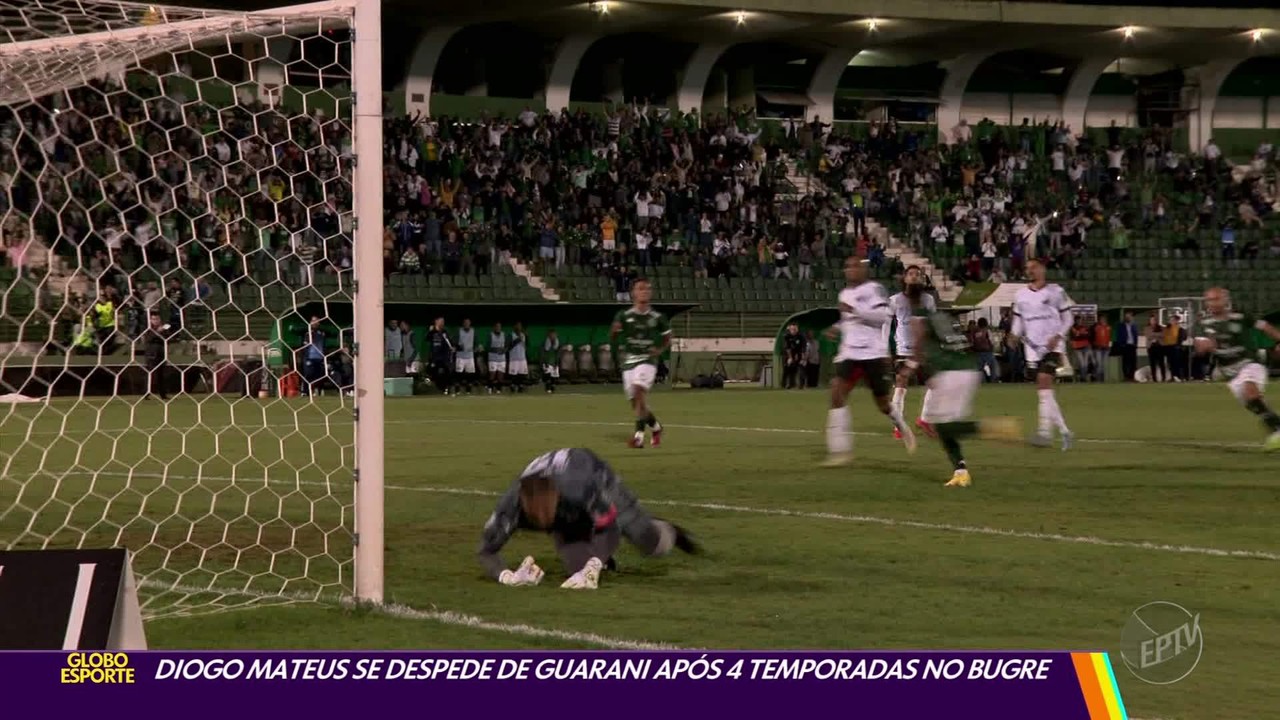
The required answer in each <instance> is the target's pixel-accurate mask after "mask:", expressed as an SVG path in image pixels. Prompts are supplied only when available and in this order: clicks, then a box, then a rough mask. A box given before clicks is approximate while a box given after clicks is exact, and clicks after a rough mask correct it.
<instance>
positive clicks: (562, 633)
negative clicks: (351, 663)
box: [138, 580, 681, 650]
mask: <svg viewBox="0 0 1280 720" xmlns="http://www.w3.org/2000/svg"><path fill="white" fill-rule="evenodd" d="M138 584H139V585H140V586H142V587H146V588H150V589H152V590H156V591H160V592H177V593H183V594H186V595H221V596H235V597H244V598H249V599H250V601H251V602H252V601H257V600H262V601H265V602H266V603H270V602H273V601H275V602H280V601H284V602H290V603H315V604H319V605H325V606H345V607H350V606H351V605H352V604H353V603H352V600H351V599H350V598H325V597H317V595H316V593H284V594H278V593H266V592H259V591H254V590H246V589H234V588H221V587H202V586H199V585H171V584H168V583H163V582H157V581H154V580H151V581H149V580H143V581H142V582H140V583H138ZM270 606H271V605H269V604H264V605H261V606H259V607H270ZM232 609H235V608H225V610H232ZM369 610H370V612H373V613H376V614H379V615H386V616H389V617H393V618H397V619H401V620H417V621H421V622H435V623H441V624H443V625H452V626H455V627H466V628H472V629H475V630H485V631H488V632H499V633H505V634H508V635H519V636H522V637H531V638H541V639H549V640H562V641H565V642H571V643H579V644H583V645H595V646H597V647H603V648H608V649H610V650H678V649H681V648H679V647H678V646H675V645H669V644H666V643H651V642H645V641H641V640H626V639H623V638H615V637H608V636H606V635H597V634H596V633H588V632H576V631H573V630H559V629H556V628H543V627H537V626H534V625H525V624H523V623H516V624H512V623H500V622H493V621H490V620H485V619H484V618H482V617H478V616H476V615H467V614H465V613H459V612H454V611H452V610H423V609H420V608H414V607H410V606H408V605H404V604H401V603H385V604H382V605H370V606H369ZM169 617H180V616H169ZM156 619H166V617H165V616H161V617H159V618H156Z"/></svg>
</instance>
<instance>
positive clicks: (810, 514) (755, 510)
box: [0, 471, 1280, 597]
mask: <svg viewBox="0 0 1280 720" xmlns="http://www.w3.org/2000/svg"><path fill="white" fill-rule="evenodd" d="M38 474H39V475H45V476H48V477H53V478H55V479H61V478H62V477H66V476H69V475H79V474H84V475H90V476H103V477H125V478H128V477H134V478H139V479H150V480H160V481H162V482H163V481H165V480H174V481H180V482H195V483H202V482H222V483H230V484H232V485H244V486H252V487H260V486H263V485H265V486H268V487H272V486H274V487H291V488H302V487H323V488H326V489H327V490H328V491H329V492H333V491H335V490H338V489H341V490H343V491H344V492H345V491H349V490H350V486H348V485H344V484H339V483H335V482H320V481H315V480H302V479H300V478H299V479H294V480H284V479H275V478H262V477H241V478H235V477H220V476H211V475H200V476H194V475H162V474H152V473H121V472H93V471H79V472H66V473H48V472H45V473H38ZM0 477H3V476H0ZM385 489H386V490H388V491H390V492H414V493H435V494H438V495H471V496H479V497H498V496H500V495H501V494H502V493H500V492H496V491H492V490H481V489H478V488H460V487H442V486H437V485H386V486H385ZM643 504H645V505H654V506H663V507H677V508H690V509H696V510H707V511H711V512H721V513H740V514H745V515H760V516H769V517H783V518H801V519H807V520H830V521H833V522H847V523H857V524H862V525H875V526H879V527H887V528H907V529H912V530H923V531H927V532H939V533H961V534H964V535H982V536H987V537H995V538H1014V539H1018V540H1038V541H1041V542H1056V543H1065V544H1069V545H1092V546H1094V547H1107V548H1118V549H1125V550H1144V551H1149V552H1164V553H1175V554H1181V555H1205V556H1208V557H1220V558H1236V559H1247V560H1266V561H1270V562H1277V561H1280V553H1276V552H1269V551H1266V550H1231V549H1224V548H1214V547H1204V546H1198V545H1174V544H1170V543H1157V542H1151V541H1146V540H1111V539H1108V538H1102V537H1097V536H1093V535H1066V534H1062V533H1046V532H1036V531H1034V530H1014V529H1010V528H997V527H989V526H985V525H960V524H956V523H941V522H928V521H925V520H910V519H905V518H889V517H881V516H878V515H855V514H843V513H833V512H820V511H811V510H789V509H786V508H762V507H751V506H746V505H732V504H727V503H715V502H698V501H695V500H661V499H660V500H645V501H643ZM273 597H275V596H273Z"/></svg>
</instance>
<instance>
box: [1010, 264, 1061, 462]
mask: <svg viewBox="0 0 1280 720" xmlns="http://www.w3.org/2000/svg"><path fill="white" fill-rule="evenodd" d="M1027 274H1028V275H1030V276H1031V282H1030V284H1028V285H1027V286H1026V287H1024V288H1022V289H1021V290H1019V291H1018V294H1017V295H1016V296H1014V298H1013V328H1012V329H1011V330H1010V333H1009V337H1008V339H1007V341H1008V342H1009V344H1010V345H1012V344H1014V343H1017V342H1021V343H1022V347H1023V351H1024V353H1025V354H1026V357H1027V373H1028V374H1034V375H1035V378H1036V385H1037V387H1038V388H1039V389H1038V391H1037V392H1038V394H1039V396H1040V402H1039V416H1040V423H1039V430H1038V431H1037V432H1036V436H1035V438H1034V439H1033V440H1032V444H1034V445H1037V446H1040V447H1046V446H1048V445H1052V444H1053V431H1054V430H1055V429H1056V430H1057V431H1058V434H1059V435H1060V436H1061V438H1062V449H1063V450H1066V449H1068V448H1070V447H1071V439H1072V434H1071V430H1070V429H1069V428H1068V427H1067V421H1066V418H1064V417H1063V416H1062V408H1060V407H1059V406H1058V398H1057V395H1055V393H1054V390H1053V381H1054V377H1055V376H1056V375H1057V373H1058V368H1059V367H1061V366H1062V348H1063V344H1064V342H1065V340H1064V338H1066V337H1067V334H1068V333H1069V332H1071V325H1072V323H1073V322H1074V320H1073V315H1072V312H1071V302H1070V301H1069V300H1068V299H1067V293H1066V291H1064V290H1063V289H1062V287H1061V286H1059V285H1057V284H1054V283H1050V282H1047V281H1046V279H1045V267H1044V264H1043V263H1041V262H1040V261H1039V260H1035V259H1031V260H1028V261H1027Z"/></svg>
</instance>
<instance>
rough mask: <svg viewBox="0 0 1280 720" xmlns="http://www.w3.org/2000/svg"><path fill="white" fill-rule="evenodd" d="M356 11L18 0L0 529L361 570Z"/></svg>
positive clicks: (168, 556)
mask: <svg viewBox="0 0 1280 720" xmlns="http://www.w3.org/2000/svg"><path fill="white" fill-rule="evenodd" d="M349 20H350V16H349V14H347V13H345V11H342V10H341V9H340V8H339V9H333V8H331V7H325V8H320V9H319V10H315V9H313V11H312V12H310V13H299V12H290V11H287V10H282V11H272V12H265V13H255V14H234V13H224V14H218V13H213V12H202V11H190V10H174V9H169V8H160V7H152V6H138V5H132V4H124V3H112V2H89V1H87V0H79V1H76V0H57V1H56V2H17V1H16V0H0V24H2V25H3V30H4V32H5V33H6V35H7V37H8V38H9V39H10V41H11V42H10V43H9V44H3V45H0V90H2V91H3V93H4V94H5V97H4V103H3V107H0V239H2V242H3V248H2V252H0V395H5V394H8V395H9V397H7V398H6V399H5V401H4V402H0V547H4V548H18V549H22V548H65V547H106V546H119V547H127V548H129V549H130V550H132V551H134V553H135V556H134V563H135V568H136V570H137V572H138V573H139V574H140V575H141V576H142V578H143V579H142V586H143V591H144V598H143V599H144V612H146V613H147V614H148V615H150V616H153V617H154V616H157V615H164V614H175V613H177V614H181V613H193V612H206V611H209V610H211V609H213V610H216V609H222V608H227V607H234V606H238V605H243V604H246V603H261V602H286V601H291V600H297V599H309V598H316V597H319V596H321V595H322V594H326V593H334V594H338V593H345V592H346V591H348V590H349V588H350V585H351V571H352V567H351V558H352V539H351V526H352V509H353V507H352V497H353V492H352V479H351V477H352V467H353V466H354V459H355V458H354V444H353V427H352V419H351V416H352V412H351V411H352V407H351V405H350V399H349V398H348V394H349V389H350V387H351V385H352V368H353V363H352V358H351V354H350V352H349V345H350V342H351V336H350V322H351V317H352V314H351V307H350V303H351V292H350V288H351V277H350V273H351V264H352V253H351V243H352V230H353V225H354V218H353V216H352V210H351V208H352V189H351V170H352V168H351V165H352V163H351V152H352V138H353V134H352V123H351V115H352V113H351V103H350V99H351V42H350V37H351V35H350V32H349V29H348V28H349ZM126 40H127V42H126ZM260 392H265V393H266V397H259V393H260Z"/></svg>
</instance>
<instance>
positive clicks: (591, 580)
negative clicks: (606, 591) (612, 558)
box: [560, 557, 604, 590]
mask: <svg viewBox="0 0 1280 720" xmlns="http://www.w3.org/2000/svg"><path fill="white" fill-rule="evenodd" d="M602 569H604V563H601V562H600V558H594V557H593V558H591V559H590V560H588V561H587V564H586V565H584V566H583V567H582V569H581V570H579V571H578V572H576V573H574V574H573V575H572V576H571V577H570V578H569V579H568V580H565V581H564V584H562V585H561V586H560V587H561V588H563V589H565V590H595V589H596V588H598V587H600V571H601V570H602Z"/></svg>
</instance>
